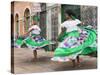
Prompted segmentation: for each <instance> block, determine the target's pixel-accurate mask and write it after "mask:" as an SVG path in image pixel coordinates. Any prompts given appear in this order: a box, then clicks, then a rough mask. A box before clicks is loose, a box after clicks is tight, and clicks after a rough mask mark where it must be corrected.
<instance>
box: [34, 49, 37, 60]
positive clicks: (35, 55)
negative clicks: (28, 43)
mask: <svg viewBox="0 0 100 75" xmlns="http://www.w3.org/2000/svg"><path fill="white" fill-rule="evenodd" d="M33 54H34V59H37V50H33Z"/></svg>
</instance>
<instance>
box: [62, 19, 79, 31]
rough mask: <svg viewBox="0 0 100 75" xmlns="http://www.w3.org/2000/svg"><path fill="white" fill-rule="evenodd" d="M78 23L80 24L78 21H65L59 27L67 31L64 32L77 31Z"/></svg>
mask: <svg viewBox="0 0 100 75" xmlns="http://www.w3.org/2000/svg"><path fill="white" fill-rule="evenodd" d="M80 23H81V21H80V20H78V19H75V20H70V21H65V22H63V23H62V24H61V27H65V28H66V29H67V30H66V32H71V31H74V30H78V29H79V28H78V26H77V24H80Z"/></svg>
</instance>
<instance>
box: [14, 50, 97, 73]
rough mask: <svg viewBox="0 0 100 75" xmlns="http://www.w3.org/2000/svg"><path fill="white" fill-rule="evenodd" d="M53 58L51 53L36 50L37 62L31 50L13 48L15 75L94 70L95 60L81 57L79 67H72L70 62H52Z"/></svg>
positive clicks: (95, 66)
mask: <svg viewBox="0 0 100 75" xmlns="http://www.w3.org/2000/svg"><path fill="white" fill-rule="evenodd" d="M51 57H53V52H45V51H44V50H42V49H41V50H38V60H36V61H35V60H34V59H33V58H34V57H33V53H32V50H31V49H28V48H19V49H18V48H15V49H14V72H15V74H23V73H39V72H54V71H68V70H81V69H96V68H97V58H95V57H89V56H81V57H80V60H81V63H80V67H78V66H76V67H74V68H73V67H72V62H71V61H69V62H63V63H61V62H54V61H51V60H50V58H51Z"/></svg>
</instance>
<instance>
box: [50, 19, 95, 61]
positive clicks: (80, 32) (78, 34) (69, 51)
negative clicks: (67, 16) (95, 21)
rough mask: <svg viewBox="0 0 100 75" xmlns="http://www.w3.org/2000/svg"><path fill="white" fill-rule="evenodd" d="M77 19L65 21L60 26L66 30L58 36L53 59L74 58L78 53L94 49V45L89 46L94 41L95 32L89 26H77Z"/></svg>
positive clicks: (78, 22) (87, 52)
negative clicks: (58, 42)
mask: <svg viewBox="0 0 100 75" xmlns="http://www.w3.org/2000/svg"><path fill="white" fill-rule="evenodd" d="M80 23H81V21H80V20H78V19H75V20H70V21H65V22H64V23H62V25H61V26H62V27H65V28H66V31H65V32H64V33H63V34H61V35H59V36H58V40H59V41H60V44H59V45H58V47H57V48H56V50H55V51H54V57H53V58H52V59H51V60H53V61H60V62H66V61H69V60H73V59H76V57H77V56H78V55H79V54H84V55H85V54H89V53H91V52H94V51H96V47H90V45H92V44H93V43H94V42H95V41H96V32H95V30H93V29H90V28H79V27H78V26H77V25H78V24H80Z"/></svg>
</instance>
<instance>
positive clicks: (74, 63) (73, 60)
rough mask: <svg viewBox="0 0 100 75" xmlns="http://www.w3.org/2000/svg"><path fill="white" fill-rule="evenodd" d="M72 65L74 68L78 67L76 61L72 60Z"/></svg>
mask: <svg viewBox="0 0 100 75" xmlns="http://www.w3.org/2000/svg"><path fill="white" fill-rule="evenodd" d="M72 63H73V67H75V66H76V64H75V59H73V60H72Z"/></svg>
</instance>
